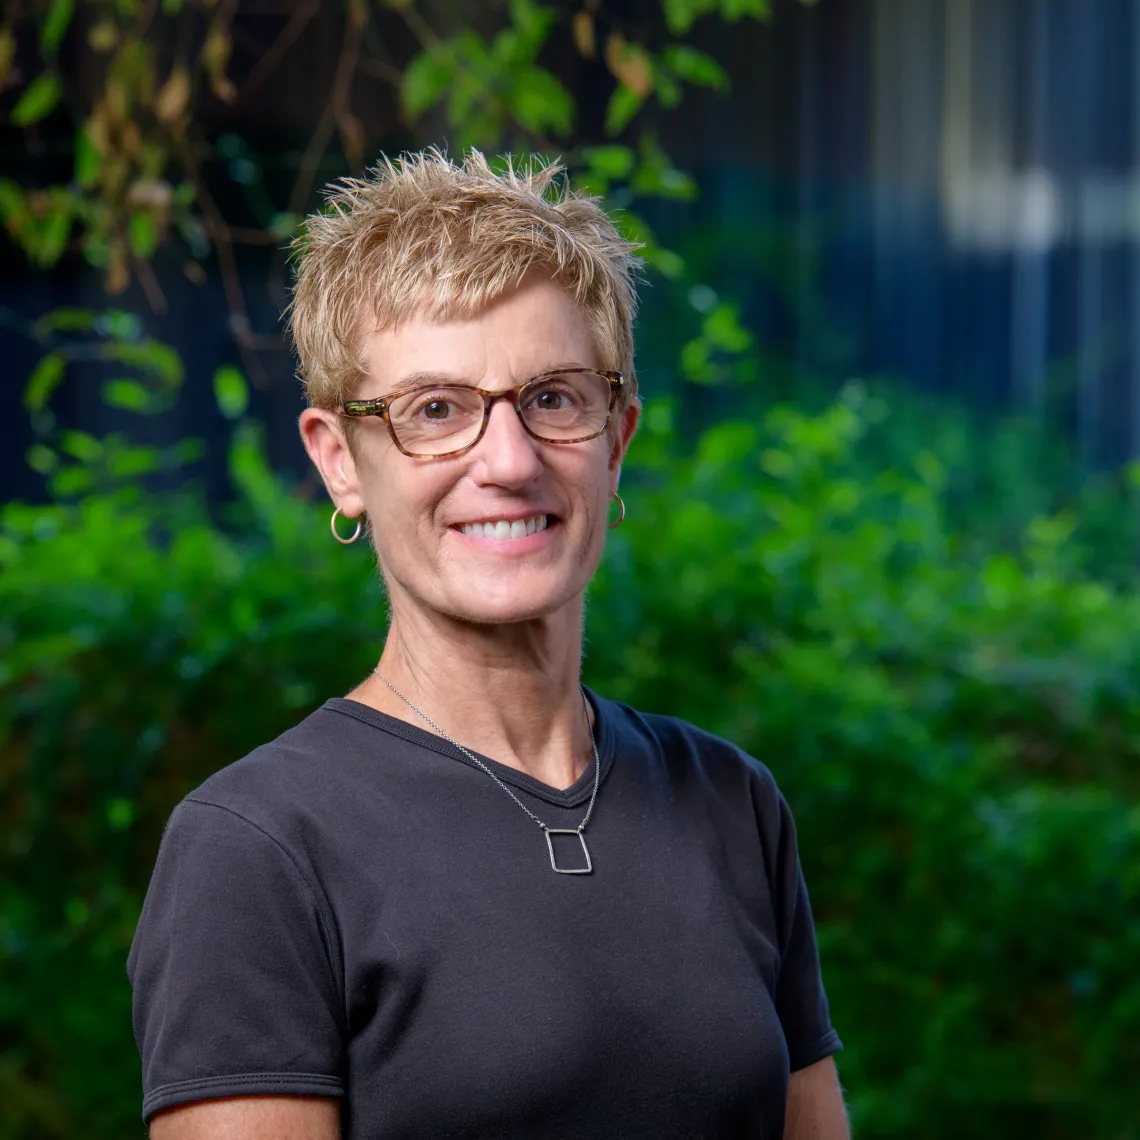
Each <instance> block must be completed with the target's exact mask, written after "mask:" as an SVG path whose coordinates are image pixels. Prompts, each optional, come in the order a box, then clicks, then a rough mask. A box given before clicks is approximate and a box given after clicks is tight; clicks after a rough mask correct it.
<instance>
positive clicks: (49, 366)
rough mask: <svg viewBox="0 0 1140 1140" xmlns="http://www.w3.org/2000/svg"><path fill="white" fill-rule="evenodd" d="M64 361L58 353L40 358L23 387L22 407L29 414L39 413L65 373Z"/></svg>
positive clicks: (51, 353)
mask: <svg viewBox="0 0 1140 1140" xmlns="http://www.w3.org/2000/svg"><path fill="white" fill-rule="evenodd" d="M66 368H67V366H66V364H65V363H64V359H63V357H62V356H60V355H59V353H58V352H49V353H48V354H47V355H46V356H41V357H40V361H39V363H38V364H37V365H36V366H35V368H34V369H33V370H32V374H31V376H29V377H28V383H27V384H26V385H25V387H24V407H25V408H27V409H28V411H29V412H38V411H41V410H42V409H43V408H44V407H45V406H46V405H47V402H48V400H50V399H51V394H52V392H54V391H55V390H56V388H57V387H58V385H59V382H60V381H61V380H62V379H63V374H64V372H65V371H66Z"/></svg>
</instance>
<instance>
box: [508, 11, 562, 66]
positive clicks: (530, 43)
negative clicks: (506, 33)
mask: <svg viewBox="0 0 1140 1140" xmlns="http://www.w3.org/2000/svg"><path fill="white" fill-rule="evenodd" d="M510 12H511V23H512V24H513V25H514V30H515V31H516V33H517V34H518V39H519V47H520V49H521V51H522V53H523V58H525V59H534V57H535V56H536V55H537V54H538V49H539V48H540V47H541V46H542V45H543V43H544V42H545V41H546V37H547V36H548V35H549V34H550V29H551V28H552V27H553V26H554V13H553V12H552V11H551V10H550V9H549V8H543V7H541V6H540V5H538V4H535V3H534V2H533V0H510Z"/></svg>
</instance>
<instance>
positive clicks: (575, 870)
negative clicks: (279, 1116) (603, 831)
mask: <svg viewBox="0 0 1140 1140" xmlns="http://www.w3.org/2000/svg"><path fill="white" fill-rule="evenodd" d="M542 830H543V832H544V833H545V834H546V847H547V850H548V851H549V852H550V865H551V866H552V867H553V868H554V869H555V870H556V871H557V872H558V873H559V874H560V875H588V874H590V873H591V872H592V871H593V869H594V866H593V864H592V863H591V862H590V852H589V849H588V848H587V847H586V837H585V836H584V835H583V834H582V833H581V832H580V831H577V830H575V829H573V828H562V827H544V828H543V829H542ZM552 835H576V836H577V837H578V842H579V843H581V844H582V854H583V855H585V857H586V865H585V866H584V867H559V866H558V861H557V860H556V859H555V858H554V840H553V839H551V838H550V837H551V836H552Z"/></svg>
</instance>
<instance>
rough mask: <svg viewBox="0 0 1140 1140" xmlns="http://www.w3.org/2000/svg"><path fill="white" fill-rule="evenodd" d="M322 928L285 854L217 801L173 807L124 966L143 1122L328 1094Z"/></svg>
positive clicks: (336, 1058)
mask: <svg viewBox="0 0 1140 1140" xmlns="http://www.w3.org/2000/svg"><path fill="white" fill-rule="evenodd" d="M330 946H331V943H330V939H329V923H328V922H327V919H326V917H325V916H324V915H323V914H322V911H321V908H320V906H319V905H318V903H317V900H316V895H315V893H314V891H313V890H312V889H311V887H310V885H309V883H308V882H307V880H306V879H305V877H304V876H303V875H302V873H301V871H300V870H299V868H298V865H297V863H296V861H295V860H294V859H293V858H292V856H291V855H290V854H289V852H288V851H287V850H286V849H285V848H284V847H282V846H281V844H280V843H278V842H277V841H276V840H275V839H274V838H273V837H272V836H270V835H269V834H268V833H266V832H265V831H263V830H262V829H260V828H259V827H257V826H256V825H255V824H253V823H251V822H250V821H249V820H247V819H245V818H244V817H243V816H241V815H238V814H236V813H235V812H233V811H231V810H229V809H228V808H225V807H221V806H218V805H215V804H210V803H204V802H198V801H194V800H187V801H184V802H183V803H182V804H180V805H179V806H178V807H177V808H176V809H175V811H174V814H173V815H172V816H171V818H170V822H169V823H168V825H167V828H166V832H165V834H164V836H163V840H162V844H161V846H160V848H159V854H158V861H157V864H156V866H155V870H154V875H153V877H152V879H151V883H150V888H149V890H148V891H147V896H146V901H145V903H144V904H143V911H142V916H141V918H140V919H139V925H138V929H137V930H136V932H135V937H134V942H133V944H132V946H131V952H130V956H129V958H128V963H127V972H128V974H129V976H130V979H131V985H132V987H133V989H134V1018H133V1019H134V1030H135V1038H136V1040H137V1042H138V1046H139V1051H140V1053H141V1054H142V1063H143V1094H144V1095H143V1118H144V1119H145V1120H149V1119H150V1117H151V1116H152V1115H153V1114H154V1113H155V1112H157V1111H158V1110H160V1109H163V1108H170V1107H172V1106H174V1105H177V1104H184V1103H187V1102H191V1101H199V1100H211V1099H214V1098H216V1097H228V1096H249V1095H271V1094H294V1095H310V1096H334V1097H335V1096H340V1095H341V1094H342V1092H343V1082H342V1079H341V1071H342V1065H343V1058H342V1042H343V1033H342V1031H341V1025H342V1023H343V1013H342V1012H341V1011H342V1010H343V1008H344V1007H343V1002H342V1001H341V1000H340V999H339V997H338V993H339V990H340V986H339V985H338V983H337V981H336V973H335V970H334V968H333V955H332V954H331V952H330Z"/></svg>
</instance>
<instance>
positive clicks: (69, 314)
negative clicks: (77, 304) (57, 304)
mask: <svg viewBox="0 0 1140 1140" xmlns="http://www.w3.org/2000/svg"><path fill="white" fill-rule="evenodd" d="M95 321H96V316H95V312H94V311H93V310H92V309H76V308H62V309H53V310H52V311H51V312H50V313H44V315H43V316H42V317H40V318H39V319H38V320H37V321H36V335H37V336H44V335H46V334H47V333H50V332H91V331H92V329H94V328H95Z"/></svg>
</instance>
